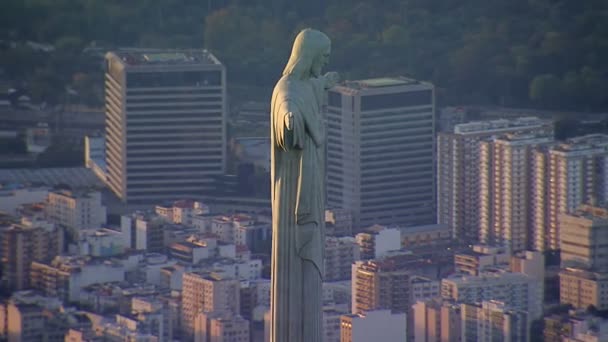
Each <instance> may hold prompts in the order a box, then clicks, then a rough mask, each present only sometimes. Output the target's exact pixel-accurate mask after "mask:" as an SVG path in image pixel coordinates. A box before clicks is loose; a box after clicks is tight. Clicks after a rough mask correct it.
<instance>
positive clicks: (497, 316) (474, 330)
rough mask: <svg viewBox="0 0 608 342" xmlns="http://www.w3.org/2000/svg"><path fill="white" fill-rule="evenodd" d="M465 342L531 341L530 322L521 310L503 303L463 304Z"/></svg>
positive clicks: (463, 334)
mask: <svg viewBox="0 0 608 342" xmlns="http://www.w3.org/2000/svg"><path fill="white" fill-rule="evenodd" d="M460 307H461V313H462V328H463V329H462V340H463V341H479V342H492V341H522V342H523V341H529V340H530V320H529V319H528V314H527V313H526V312H525V311H521V310H511V309H509V308H508V306H506V305H505V304H504V303H502V302H498V301H483V302H481V303H478V304H461V305H460Z"/></svg>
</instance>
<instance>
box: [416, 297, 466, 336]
mask: <svg viewBox="0 0 608 342" xmlns="http://www.w3.org/2000/svg"><path fill="white" fill-rule="evenodd" d="M412 308H413V310H412V311H413V315H414V323H413V329H414V342H440V341H441V342H459V341H460V337H461V330H462V327H461V325H462V324H461V316H460V304H456V303H454V302H453V301H451V300H445V299H432V300H427V301H418V302H416V304H414V305H413V307H412Z"/></svg>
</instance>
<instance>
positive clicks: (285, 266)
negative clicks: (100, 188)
mask: <svg viewBox="0 0 608 342" xmlns="http://www.w3.org/2000/svg"><path fill="white" fill-rule="evenodd" d="M330 49H331V42H330V40H329V38H328V37H327V36H326V35H325V34H323V33H322V32H319V31H316V30H312V29H305V30H303V31H302V32H300V33H299V34H298V36H297V37H296V39H295V42H294V44H293V49H292V52H291V57H290V58H289V62H288V63H287V66H286V67H285V70H284V71H283V76H282V77H281V79H280V80H279V81H278V82H277V84H276V86H275V88H274V92H273V94H272V102H271V117H270V127H271V128H270V130H271V132H270V137H271V138H270V139H271V147H270V148H271V164H272V165H271V186H272V191H271V194H272V195H271V196H272V234H273V235H272V275H271V278H272V288H271V296H270V297H271V304H270V310H271V322H270V326H271V328H270V329H271V331H270V341H271V342H321V341H322V330H323V326H322V276H323V254H324V243H325V216H324V213H325V208H324V206H325V203H324V199H325V195H324V191H325V189H324V188H325V187H324V182H325V181H324V179H325V171H324V166H325V124H324V121H323V118H322V114H321V106H322V104H323V98H324V95H325V91H326V90H327V89H329V88H331V87H332V86H334V85H335V84H336V82H337V81H338V74H337V73H335V72H330V73H327V74H325V75H321V70H322V69H323V67H324V66H325V65H327V63H328V61H329V54H330Z"/></svg>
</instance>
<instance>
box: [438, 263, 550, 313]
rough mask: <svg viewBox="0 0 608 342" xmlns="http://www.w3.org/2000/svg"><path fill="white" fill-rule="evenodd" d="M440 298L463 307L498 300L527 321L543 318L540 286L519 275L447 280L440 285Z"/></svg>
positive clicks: (462, 277) (535, 280) (495, 273)
mask: <svg viewBox="0 0 608 342" xmlns="http://www.w3.org/2000/svg"><path fill="white" fill-rule="evenodd" d="M441 296H442V297H443V298H447V299H452V300H455V301H458V302H462V303H480V302H482V301H490V300H498V301H501V302H503V303H505V305H507V306H508V307H509V308H511V309H513V310H517V311H524V312H527V313H528V314H529V317H530V320H535V319H538V318H540V317H541V316H542V309H543V306H542V304H543V296H542V282H540V281H539V280H538V279H535V278H533V277H530V276H528V275H525V274H521V273H510V272H505V271H496V272H494V273H484V274H481V275H479V276H468V275H467V276H461V275H456V276H452V277H448V278H445V279H443V280H442V281H441Z"/></svg>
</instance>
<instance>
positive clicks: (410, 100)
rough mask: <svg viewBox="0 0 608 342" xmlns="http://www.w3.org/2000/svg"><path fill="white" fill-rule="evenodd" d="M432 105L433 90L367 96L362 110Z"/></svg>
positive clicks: (362, 98) (363, 98)
mask: <svg viewBox="0 0 608 342" xmlns="http://www.w3.org/2000/svg"><path fill="white" fill-rule="evenodd" d="M432 103H433V92H432V91H431V90H418V91H410V92H405V93H393V94H379V95H367V96H362V97H361V110H379V109H385V108H395V107H412V106H424V105H429V104H432Z"/></svg>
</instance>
